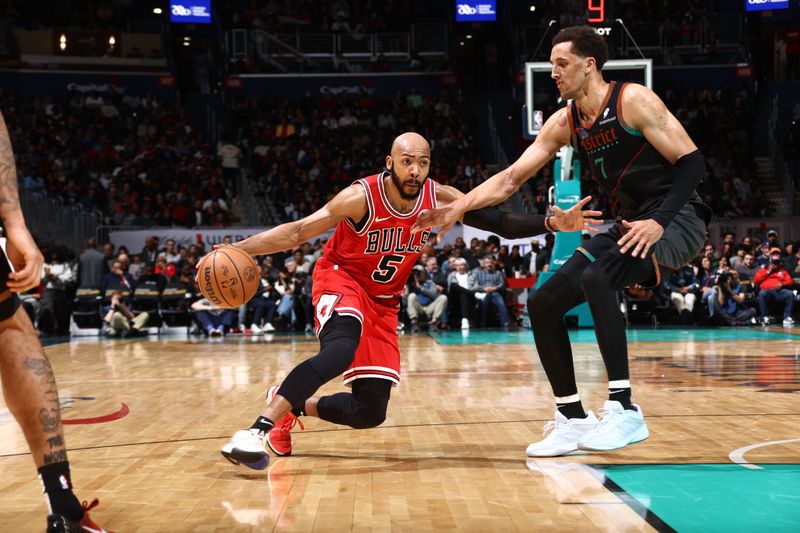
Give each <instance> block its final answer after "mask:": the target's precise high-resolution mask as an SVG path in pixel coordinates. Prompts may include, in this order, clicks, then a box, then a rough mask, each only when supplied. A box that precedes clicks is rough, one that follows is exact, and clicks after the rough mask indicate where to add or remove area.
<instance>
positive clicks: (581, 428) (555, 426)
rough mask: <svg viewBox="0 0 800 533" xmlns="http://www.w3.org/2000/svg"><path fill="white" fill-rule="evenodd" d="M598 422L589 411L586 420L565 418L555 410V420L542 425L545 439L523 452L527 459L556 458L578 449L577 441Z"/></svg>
mask: <svg viewBox="0 0 800 533" xmlns="http://www.w3.org/2000/svg"><path fill="white" fill-rule="evenodd" d="M598 424H599V421H598V420H597V417H596V416H594V413H593V412H591V411H589V412H588V413H586V418H567V417H566V416H564V415H562V414H561V413H560V412H559V411H558V409H556V418H555V420H551V421H550V422H548V423H546V424H545V425H544V434H546V433H547V432H548V431H549V432H550V434H549V435H547V437H545V438H544V439H543V440H540V441H539V442H534V443H533V444H530V445H529V446H528V448H527V449H526V450H525V454H526V455H527V456H528V457H557V456H559V455H566V454H568V453H570V452H574V451H575V450H577V449H578V441H579V440H580V439H581V437H583V436H584V435H585V434H586V433H588V432H590V431H592V430H593V429H595V428H596V427H597V425H598Z"/></svg>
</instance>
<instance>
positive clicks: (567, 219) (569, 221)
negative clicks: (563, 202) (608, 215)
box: [550, 196, 603, 232]
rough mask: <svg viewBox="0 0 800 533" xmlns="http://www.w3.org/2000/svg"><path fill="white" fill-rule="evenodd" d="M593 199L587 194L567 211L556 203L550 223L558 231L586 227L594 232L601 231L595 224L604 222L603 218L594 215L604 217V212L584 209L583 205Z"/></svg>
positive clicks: (578, 229) (579, 229)
mask: <svg viewBox="0 0 800 533" xmlns="http://www.w3.org/2000/svg"><path fill="white" fill-rule="evenodd" d="M591 200H592V197H591V196H587V197H586V198H583V199H582V200H581V201H580V202H578V203H577V204H575V205H573V206H572V207H570V208H569V209H567V210H566V211H564V210H563V209H561V208H560V207H558V206H557V205H554V206H553V217H552V218H551V219H550V225H551V226H552V227H553V229H555V230H558V231H581V230H584V229H585V230H587V231H593V232H597V231H599V230H598V229H597V228H595V227H594V226H596V225H598V224H602V223H603V219H602V218H594V217H602V216H603V212H602V211H582V209H583V207H584V206H585V205H586V204H588V203H589V202H590V201H591Z"/></svg>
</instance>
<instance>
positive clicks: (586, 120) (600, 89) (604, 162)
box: [415, 26, 711, 457]
mask: <svg viewBox="0 0 800 533" xmlns="http://www.w3.org/2000/svg"><path fill="white" fill-rule="evenodd" d="M607 58H608V48H607V46H606V43H605V41H604V40H603V38H602V37H600V36H599V35H597V33H595V31H594V29H593V28H591V27H589V26H572V27H569V28H564V29H562V30H561V31H560V32H559V33H558V34H556V36H555V37H554V38H553V48H552V51H551V53H550V62H551V64H552V65H553V68H552V73H551V77H552V78H553V80H555V82H556V85H557V86H558V90H559V93H560V94H561V98H563V99H564V100H565V101H566V100H570V102H569V103H568V104H567V106H566V107H565V108H562V109H560V110H559V111H557V112H556V113H555V114H553V115H552V116H551V117H550V118H549V119H548V120H547V122H546V123H545V124H544V126H543V127H542V130H541V133H540V134H539V135H538V136H537V137H536V141H535V142H534V143H533V144H532V145H531V146H529V147H528V149H527V150H525V152H524V153H523V154H522V155H521V156H520V158H519V159H517V161H515V162H514V163H513V164H512V165H511V166H510V167H508V168H507V169H505V170H503V171H501V172H499V173H497V174H495V175H494V176H492V177H491V178H489V179H488V180H486V181H485V182H484V183H482V184H481V185H479V186H478V187H476V188H475V189H474V190H472V191H470V192H469V194H467V195H466V196H465V197H463V198H460V199H458V200H456V201H454V202H453V203H451V204H449V205H447V206H443V207H441V208H439V209H437V210H436V211H435V212H431V213H425V214H424V215H423V216H420V217H419V218H418V220H417V225H416V227H415V230H417V229H425V228H429V227H433V226H443V230H445V231H446V230H447V228H449V227H450V226H451V225H452V224H453V223H454V222H455V221H456V220H458V219H459V218H460V217H461V216H462V214H463V213H465V212H467V211H470V210H472V209H478V208H480V207H483V206H490V205H497V204H498V203H500V202H502V201H503V200H505V199H506V198H508V197H509V196H510V195H511V194H513V193H514V192H515V191H516V190H517V189H518V188H519V186H520V185H521V184H522V183H523V182H524V181H526V180H527V179H528V178H530V177H531V176H533V175H534V174H535V173H536V171H538V170H539V169H540V168H541V167H543V166H544V165H545V164H546V163H547V162H548V161H550V159H552V158H553V156H554V155H555V154H556V152H558V150H559V149H560V148H561V147H562V146H567V145H572V146H573V147H574V148H575V150H576V152H577V153H578V155H579V156H580V158H581V160H582V162H583V164H584V166H585V167H587V168H590V169H591V170H592V174H593V177H594V178H595V179H596V180H598V181H599V183H600V186H601V187H602V188H603V189H604V190H606V191H607V192H608V194H609V196H610V197H611V199H612V201H614V202H615V203H616V204H617V206H618V207H619V213H620V215H621V217H622V219H623V220H621V221H620V223H618V224H617V225H616V226H614V227H612V228H611V229H610V230H609V231H608V232H604V233H599V234H597V235H595V236H594V237H592V238H591V239H590V240H589V241H588V242H586V243H585V244H584V245H583V246H582V247H580V248H578V250H576V252H575V253H574V254H573V255H572V257H570V259H569V260H568V261H567V262H566V263H565V264H564V265H563V266H562V267H561V268H560V269H558V271H556V273H555V274H554V275H553V276H552V277H551V278H550V279H549V280H548V281H547V283H545V284H544V285H542V287H541V288H539V289H538V290H537V291H536V292H534V293H533V296H532V297H531V298H530V299H529V300H528V312H529V315H530V317H531V325H532V327H533V330H534V335H535V341H536V348H537V351H538V352H539V358H540V359H541V361H542V366H543V367H544V369H545V372H546V373H547V377H548V379H549V380H550V385H551V386H552V388H553V393H554V396H555V397H556V398H555V400H556V405H557V410H556V414H555V420H554V421H553V422H549V423H548V424H547V425H546V426H545V429H546V430H547V429H552V431H551V432H550V433H549V434H548V436H547V438H545V439H544V440H542V441H539V442H535V443H533V444H531V445H530V446H528V449H527V454H528V455H529V456H532V457H542V456H556V455H563V454H566V453H569V452H572V451H575V450H577V449H584V450H599V451H603V450H613V449H617V448H621V447H623V446H627V445H628V444H633V443H635V442H639V441H641V440H644V439H646V438H647V437H648V435H649V430H648V428H647V425H646V424H645V422H644V417H643V416H642V410H641V409H640V408H639V407H638V406H637V405H635V404H633V402H632V400H631V385H630V376H629V371H628V351H627V340H626V337H625V319H624V316H623V315H622V313H621V312H620V308H619V306H618V305H617V299H616V291H618V290H620V289H622V288H624V287H625V286H626V285H629V284H634V283H641V284H645V285H647V284H651V285H658V283H659V280H660V270H661V268H668V269H676V268H678V267H680V266H681V265H683V264H685V263H686V262H688V261H689V260H690V259H692V258H693V257H695V256H696V255H697V253H698V251H699V250H700V248H701V247H702V245H703V242H704V239H705V232H706V228H707V227H708V223H709V221H710V219H711V209H710V208H709V207H708V206H707V205H705V204H704V203H703V202H702V201H701V200H700V198H699V197H698V195H697V193H696V192H695V189H696V188H697V185H698V184H699V182H700V180H701V179H702V177H703V174H704V171H705V164H704V159H703V156H702V154H701V153H700V151H699V150H698V149H697V146H695V144H694V143H693V142H692V140H691V139H690V138H689V135H688V134H687V133H686V131H685V130H684V129H683V126H681V123H680V122H678V120H677V119H676V118H675V117H674V116H673V115H672V113H670V112H669V111H668V110H667V108H666V106H665V105H664V103H663V102H662V101H661V99H660V98H659V97H658V96H656V94H655V93H654V92H653V91H651V90H650V89H648V88H647V87H644V86H642V85H637V84H635V83H615V82H613V81H612V82H610V83H609V82H606V81H605V80H604V79H603V74H602V71H601V69H602V68H603V64H604V63H605V62H606V59H607ZM583 301H587V302H588V303H589V307H590V309H591V312H592V318H593V319H594V324H595V332H596V334H597V343H598V346H599V348H600V353H601V354H602V356H603V361H604V363H605V366H606V371H607V372H608V380H609V382H608V386H609V399H608V401H607V402H605V405H604V407H603V410H602V411H601V415H602V416H601V418H600V420H598V419H597V418H596V417H595V416H594V414H593V413H592V412H591V411H589V412H588V413H587V412H585V411H584V410H583V406H582V404H581V400H580V397H579V396H578V389H577V385H576V383H575V372H574V368H573V361H572V351H571V348H570V344H569V337H568V336H567V329H566V326H565V324H564V314H565V313H566V312H567V311H568V310H569V309H571V308H572V307H574V306H576V305H578V304H579V303H581V302H583Z"/></svg>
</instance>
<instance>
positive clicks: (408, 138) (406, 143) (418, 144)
mask: <svg viewBox="0 0 800 533" xmlns="http://www.w3.org/2000/svg"><path fill="white" fill-rule="evenodd" d="M403 152H406V153H409V154H419V155H426V156H428V157H429V158H430V156H431V145H430V144H428V141H427V140H425V137H423V136H422V135H420V134H419V133H414V132H413V131H407V132H406V133H401V134H400V135H398V136H397V137H395V139H394V142H393V143H392V152H391V154H392V156H393V157H395V158H396V157H397V156H398V155H401V154H402V153H403Z"/></svg>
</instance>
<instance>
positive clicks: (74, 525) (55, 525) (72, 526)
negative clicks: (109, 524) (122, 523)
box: [47, 498, 114, 533]
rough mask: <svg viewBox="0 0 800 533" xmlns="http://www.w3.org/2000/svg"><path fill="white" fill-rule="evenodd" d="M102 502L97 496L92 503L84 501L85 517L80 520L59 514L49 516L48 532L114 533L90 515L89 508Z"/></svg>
mask: <svg viewBox="0 0 800 533" xmlns="http://www.w3.org/2000/svg"><path fill="white" fill-rule="evenodd" d="M99 503H100V500H98V499H97V498H95V499H94V500H92V503H87V502H86V500H84V501H83V518H81V519H80V521H79V522H76V521H75V520H70V519H69V518H67V517H65V516H61V515H57V514H51V515H50V516H48V517H47V533H114V532H113V531H109V530H107V529H105V528H103V527H102V526H99V525H97V524H96V523H95V521H94V520H92V518H91V517H90V516H89V510H90V509H94V508H95V507H97V505H98V504H99Z"/></svg>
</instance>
